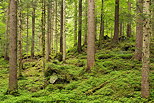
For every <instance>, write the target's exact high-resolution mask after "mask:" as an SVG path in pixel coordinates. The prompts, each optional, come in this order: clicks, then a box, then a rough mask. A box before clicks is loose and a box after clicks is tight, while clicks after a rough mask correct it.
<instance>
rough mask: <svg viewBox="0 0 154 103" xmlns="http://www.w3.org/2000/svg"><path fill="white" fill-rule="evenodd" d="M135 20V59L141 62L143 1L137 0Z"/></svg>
mask: <svg viewBox="0 0 154 103" xmlns="http://www.w3.org/2000/svg"><path fill="white" fill-rule="evenodd" d="M136 11H137V18H136V48H135V59H137V60H142V45H143V17H142V15H143V0H137V7H136Z"/></svg>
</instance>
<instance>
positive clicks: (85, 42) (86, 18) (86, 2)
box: [84, 0, 88, 45]
mask: <svg viewBox="0 0 154 103" xmlns="http://www.w3.org/2000/svg"><path fill="white" fill-rule="evenodd" d="M87 9H88V0H85V30H84V31H85V35H84V45H87V31H88V30H87V28H88V17H87V16H88V13H87Z"/></svg>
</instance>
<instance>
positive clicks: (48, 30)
mask: <svg viewBox="0 0 154 103" xmlns="http://www.w3.org/2000/svg"><path fill="white" fill-rule="evenodd" d="M51 6H52V5H51V1H50V0H48V28H47V55H46V59H47V61H49V59H50V53H51V48H50V47H51V39H50V38H51V9H50V8H51Z"/></svg>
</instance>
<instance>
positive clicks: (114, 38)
mask: <svg viewBox="0 0 154 103" xmlns="http://www.w3.org/2000/svg"><path fill="white" fill-rule="evenodd" d="M118 38H119V0H115V20H114V37H113V41H114V42H118Z"/></svg>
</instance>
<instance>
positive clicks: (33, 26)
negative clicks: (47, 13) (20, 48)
mask: <svg viewBox="0 0 154 103" xmlns="http://www.w3.org/2000/svg"><path fill="white" fill-rule="evenodd" d="M32 3H33V11H32V46H31V58H33V57H34V47H35V43H34V42H35V7H34V2H32Z"/></svg>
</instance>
